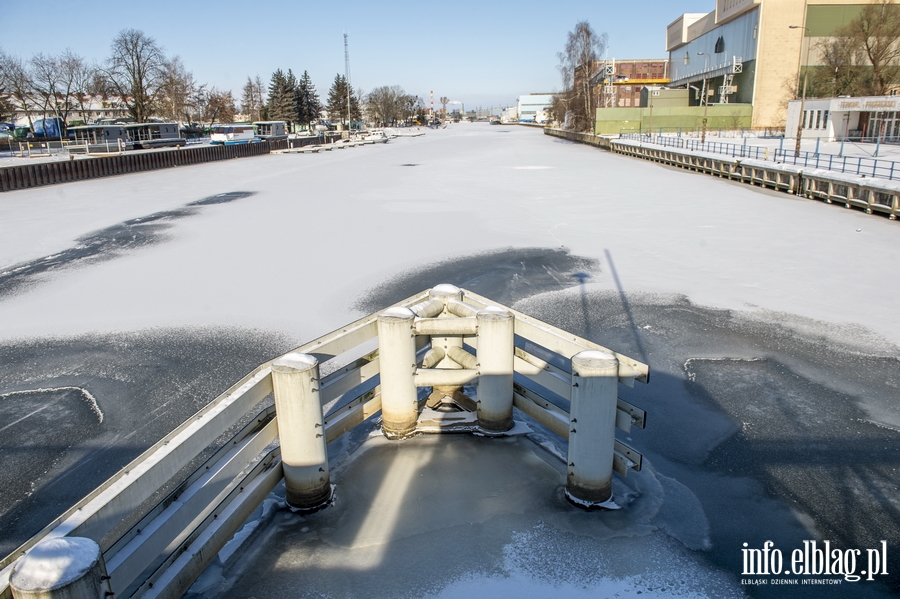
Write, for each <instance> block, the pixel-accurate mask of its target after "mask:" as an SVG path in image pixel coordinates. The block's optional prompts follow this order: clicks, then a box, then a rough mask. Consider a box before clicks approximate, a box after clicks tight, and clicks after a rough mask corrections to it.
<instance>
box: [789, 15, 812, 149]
mask: <svg viewBox="0 0 900 599" xmlns="http://www.w3.org/2000/svg"><path fill="white" fill-rule="evenodd" d="M788 28H790V29H803V30H805V31H806V33H809V28H808V27H803V26H801V25H788ZM800 45H801V46H802V45H803V40H802V39H801V40H800ZM803 62H809V45H807V46H806V61H802V60H801V65H800V66H801V68H802V67H803V64H802V63H803ZM798 74H799V73H798ZM808 79H809V65H808V64H807V65H806V70H805V71H803V93H802V94H800V119H799V120H798V122H797V145H796V146H795V147H794V157H795V158H797V157H799V156H800V139H801V138H802V137H803V121H805V120H806V119H805V118H803V117H804V116H805V115H804V112H803V109H804V104H806V82H807V80H808Z"/></svg>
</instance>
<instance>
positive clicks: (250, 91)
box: [241, 75, 265, 121]
mask: <svg viewBox="0 0 900 599" xmlns="http://www.w3.org/2000/svg"><path fill="white" fill-rule="evenodd" d="M264 93H265V92H264V91H263V85H262V79H260V78H259V75H257V76H256V79H255V80H254V79H251V78H250V77H249V76H248V77H247V83H245V84H244V87H243V89H242V94H243V95H242V96H241V112H242V113H244V114H246V115H247V116H248V117H249V118H250V120H251V121H259V120H261V118H262V109H263V106H264V105H265V99H264V97H263V95H264Z"/></svg>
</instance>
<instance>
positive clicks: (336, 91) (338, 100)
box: [328, 74, 361, 123]
mask: <svg viewBox="0 0 900 599" xmlns="http://www.w3.org/2000/svg"><path fill="white" fill-rule="evenodd" d="M348 89H349V95H350V119H351V120H357V121H358V120H360V117H361V112H360V109H359V98H358V97H357V96H356V94H355V93H354V92H353V87H352V86H348V85H347V79H346V78H345V77H344V76H343V75H341V74H338V75H336V76H335V78H334V83H332V84H331V89H330V90H328V118H329V119H331V120H332V121H339V122H341V123H344V122H346V121H347V95H348Z"/></svg>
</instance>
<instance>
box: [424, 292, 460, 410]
mask: <svg viewBox="0 0 900 599" xmlns="http://www.w3.org/2000/svg"><path fill="white" fill-rule="evenodd" d="M428 297H429V298H431V299H436V300H440V301H442V302H443V303H444V305H445V306H446V305H447V302H448V301H451V300H456V301H461V300H462V291H461V290H460V288H459V287H457V286H456V285H450V284H449V283H442V284H440V285H436V286H434V287H433V288H432V289H431V290H430V291H429V292H428ZM444 312H445V314H442V315H439V317H441V316H445V317H449V318H452V316H453V315H452V314H447V313H446V308H445V309H444ZM462 346H463V339H462V336H459V335H451V336H446V337H438V336H436V335H432V336H431V347H435V348H438V349H440V350H443V351H444V355H445V356H447V355H449V354H450V352H451V350H452V348H454V347H455V348H458V349H462ZM453 351H456V350H453ZM437 366H439V367H440V368H451V369H458V368H462V366H460V365H459V364H457V363H456V362H455V361H454V360H452V359H449V360H447V359H445V360H442V361H441V362H439V363H438V364H437ZM460 391H462V387H460V386H458V385H451V386H441V385H437V386H435V387H434V392H435V393H437V394H438V395H445V396H447V397H453V396H454V395H455V394H456V393H458V392H460Z"/></svg>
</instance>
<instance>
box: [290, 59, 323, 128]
mask: <svg viewBox="0 0 900 599" xmlns="http://www.w3.org/2000/svg"><path fill="white" fill-rule="evenodd" d="M296 95H297V108H298V111H297V112H298V113H299V115H300V118H299V119H298V122H299V123H301V124H304V125H309V123H312V122H314V121H318V120H319V113H320V112H322V103H321V101H320V100H319V95H318V94H317V93H316V86H315V85H313V82H312V79H310V78H309V73H308V72H306V71H303V75H302V76H301V77H300V82H299V83H298V84H297V94H296Z"/></svg>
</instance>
